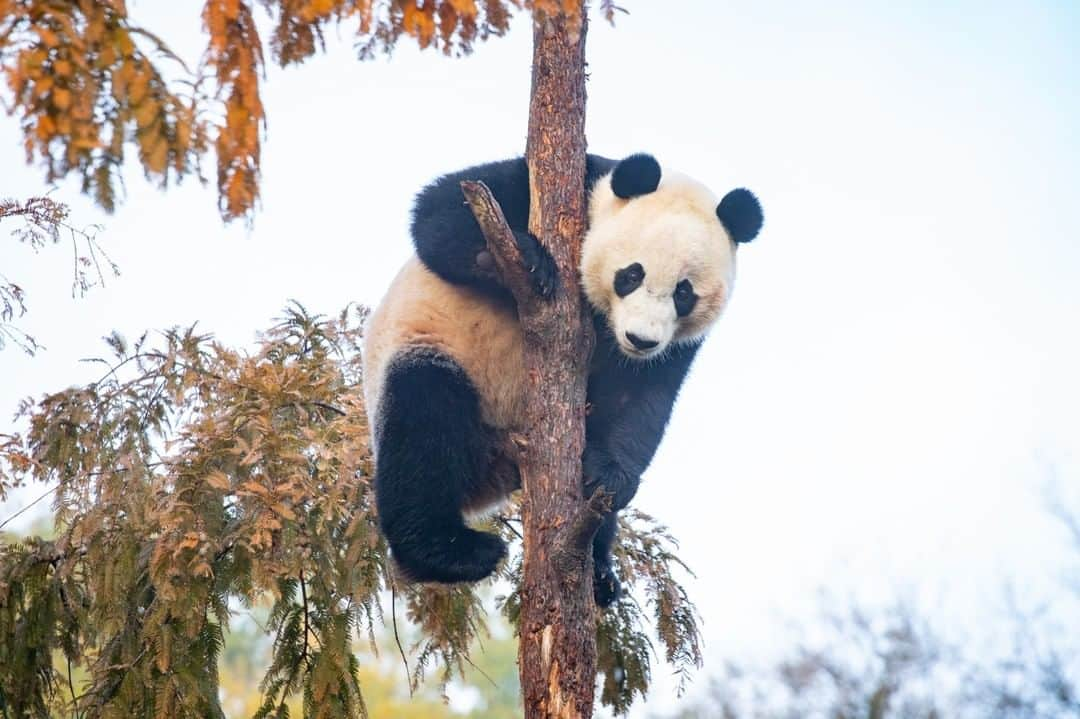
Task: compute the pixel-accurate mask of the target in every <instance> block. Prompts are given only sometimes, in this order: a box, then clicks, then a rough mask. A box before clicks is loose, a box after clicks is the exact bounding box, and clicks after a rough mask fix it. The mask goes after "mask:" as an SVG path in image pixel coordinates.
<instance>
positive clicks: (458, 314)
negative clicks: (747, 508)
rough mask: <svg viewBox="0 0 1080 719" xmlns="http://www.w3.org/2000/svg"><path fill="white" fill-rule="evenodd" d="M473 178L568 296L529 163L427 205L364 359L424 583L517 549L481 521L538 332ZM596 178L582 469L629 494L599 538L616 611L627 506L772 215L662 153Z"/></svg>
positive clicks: (502, 485) (417, 574) (383, 513)
mask: <svg viewBox="0 0 1080 719" xmlns="http://www.w3.org/2000/svg"><path fill="white" fill-rule="evenodd" d="M465 179H469V180H481V181H483V182H484V183H486V184H487V185H488V187H489V188H490V189H491V191H492V193H493V194H494V196H495V198H496V199H497V200H498V202H499V204H500V205H501V206H502V209H503V212H504V214H505V216H506V219H507V222H508V224H509V225H510V227H511V229H512V230H513V231H514V235H515V238H516V240H517V244H518V247H519V248H520V249H521V253H522V257H523V258H524V262H525V265H526V269H527V270H528V271H529V277H530V279H531V281H532V285H533V287H534V289H535V291H536V292H537V293H538V294H539V295H541V296H543V297H550V296H551V295H553V293H555V292H556V291H558V274H557V271H556V268H555V265H554V261H553V260H552V258H551V256H550V255H549V254H548V252H547V250H545V249H544V247H543V246H542V245H541V244H540V243H539V242H538V241H537V240H536V238H535V237H533V236H532V235H530V234H529V233H528V231H527V230H526V228H527V227H528V219H529V217H528V215H529V174H528V168H527V166H526V163H525V160H524V158H518V159H513V160H507V161H504V162H495V163H490V164H485V165H479V166H476V167H471V168H469V169H466V170H462V171H460V172H457V173H453V174H449V175H446V176H444V177H441V178H439V179H437V180H435V181H434V182H433V183H432V184H430V185H428V186H427V187H426V188H424V189H423V190H422V191H421V192H420V194H419V195H418V196H417V198H416V202H415V206H414V209H413V218H412V227H411V230H412V239H413V243H414V245H415V249H416V254H415V256H414V257H412V258H411V259H409V260H408V261H407V262H406V263H405V266H404V267H403V268H402V269H401V271H400V272H399V274H398V275H397V277H396V278H395V279H394V281H393V283H392V284H391V286H390V288H389V290H388V291H387V293H386V296H385V297H384V299H383V300H382V302H381V304H380V305H379V307H378V308H377V309H376V310H375V311H374V312H373V313H372V315H371V317H370V319H369V323H368V326H367V330H366V333H365V346H364V351H363V362H364V383H365V388H364V391H365V401H366V405H367V409H368V414H369V417H370V421H371V430H372V439H373V446H374V454H375V483H374V484H375V498H376V511H377V514H378V518H379V523H380V526H381V528H382V531H383V533H384V535H385V536H386V539H387V541H388V543H389V546H390V549H391V554H392V556H393V558H394V561H395V562H396V564H397V566H398V568H399V570H400V571H401V572H402V573H403V575H404V576H405V578H407V579H408V580H409V581H434V582H460V581H476V580H479V579H482V578H484V577H486V576H488V575H490V574H491V573H492V572H493V571H494V570H495V569H496V566H497V565H498V564H499V562H500V560H501V559H502V558H503V557H504V555H505V553H506V548H505V546H504V543H503V542H502V540H500V539H499V538H498V537H496V536H495V535H493V534H490V533H487V532H481V531H477V530H474V529H472V528H470V527H469V526H468V525H467V524H466V522H465V516H466V515H469V514H471V513H474V512H477V511H480V510H483V509H485V508H489V507H491V506H492V505H493V504H495V503H497V502H498V501H499V500H501V499H504V498H505V497H506V496H507V495H508V494H509V493H510V492H512V491H513V490H514V489H516V488H517V487H516V482H514V481H506V480H505V479H503V481H501V482H499V481H495V480H494V479H493V478H494V477H496V476H502V477H504V478H505V477H506V476H507V474H506V473H501V474H500V473H496V472H492V471H491V469H492V467H491V466H490V465H491V463H492V462H493V461H494V460H493V458H494V456H495V454H496V452H495V445H494V443H495V442H496V437H497V436H498V435H499V433H500V431H507V430H514V429H515V428H520V423H521V418H522V382H523V365H522V337H521V330H520V326H519V324H518V319H517V316H516V313H515V304H514V302H513V300H512V298H511V296H510V294H509V292H508V291H507V290H506V288H504V287H503V286H501V285H500V284H499V281H498V279H497V277H496V276H495V275H494V273H493V270H492V267H493V263H492V258H491V256H490V254H489V253H488V251H487V249H486V245H485V241H484V238H483V235H482V234H481V232H480V228H479V226H478V224H477V222H476V220H475V218H474V217H473V215H472V212H471V211H470V210H469V208H468V207H467V206H466V204H465V202H464V199H463V196H462V192H461V188H460V182H461V180H465ZM585 183H586V190H587V192H588V198H589V225H588V231H587V233H586V235H585V237H584V239H583V244H582V253H581V267H580V276H581V285H582V288H583V290H584V294H585V296H586V298H587V300H588V302H589V304H590V306H591V308H592V311H593V315H594V318H595V328H596V336H597V341H596V346H595V349H594V352H593V356H592V360H591V365H590V370H589V376H588V397H587V400H588V407H589V412H588V415H587V418H586V431H585V435H586V447H585V451H584V454H583V456H582V464H583V474H584V480H583V481H584V492H585V493H586V496H588V495H590V494H591V493H592V491H593V490H594V489H595V488H596V487H598V486H600V487H604V488H605V489H606V490H607V491H609V492H610V493H611V494H612V495H613V507H612V511H611V512H610V513H609V514H608V515H607V516H606V517H605V519H604V521H603V523H602V525H601V527H600V530H599V531H598V532H597V534H596V538H595V540H594V546H593V558H594V560H595V561H594V567H595V575H594V579H595V584H594V586H595V598H596V602H597V604H598V605H600V606H601V607H605V606H608V605H609V604H611V602H613V601H614V600H615V599H616V598H617V597H618V595H619V584H618V581H617V579H616V577H615V574H614V572H613V570H612V566H611V556H610V553H611V546H612V543H613V541H614V538H615V532H616V526H617V525H616V513H617V511H618V510H620V509H622V508H624V507H625V506H626V505H627V503H629V502H630V500H631V498H632V497H633V496H634V493H635V492H636V491H637V487H638V482H639V478H640V476H641V474H642V472H644V471H645V468H646V467H648V465H649V462H650V461H651V460H652V457H653V454H654V453H655V452H656V448H657V446H658V445H659V443H660V439H661V437H662V436H663V434H664V428H665V426H666V425H667V422H668V418H669V417H670V415H671V409H672V405H673V403H674V402H675V397H676V395H677V393H678V391H679V387H680V385H681V384H682V382H683V379H684V377H685V376H686V373H687V370H688V369H689V368H690V364H691V362H693V360H694V356H695V355H696V354H697V351H698V348H699V347H700V345H701V342H702V340H703V338H704V337H705V334H706V333H707V332H708V331H709V329H710V328H711V327H712V326H713V324H714V323H715V322H716V320H717V318H718V317H719V316H720V314H721V312H722V311H723V309H724V306H725V305H726V304H727V302H728V299H729V298H730V296H731V291H732V286H733V282H734V279H735V255H736V247H737V246H738V245H740V244H742V243H745V242H748V241H750V240H752V239H753V238H754V237H755V236H756V235H757V234H758V232H759V230H760V229H761V226H762V214H761V207H760V205H759V204H758V201H757V199H756V198H755V197H754V195H753V194H751V193H750V192H749V191H747V190H745V189H736V190H732V191H731V192H729V193H727V194H726V195H725V196H724V197H723V199H721V200H719V201H717V198H716V197H715V196H714V195H713V194H712V193H711V192H709V190H708V189H706V188H705V186H704V185H702V184H701V183H699V182H697V181H695V180H693V179H691V178H689V177H686V176H685V175H682V174H679V173H677V172H674V171H671V170H668V169H663V170H662V169H661V167H660V165H659V163H658V162H657V161H656V159H655V158H653V157H652V156H650V155H646V154H637V155H632V156H630V157H627V158H625V159H623V160H621V161H618V162H616V161H614V160H609V159H606V158H603V157H599V156H595V155H589V156H587V161H586V177H585ZM511 476H512V475H511Z"/></svg>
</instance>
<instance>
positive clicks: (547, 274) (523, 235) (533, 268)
mask: <svg viewBox="0 0 1080 719" xmlns="http://www.w3.org/2000/svg"><path fill="white" fill-rule="evenodd" d="M514 238H515V239H516V240H517V246H518V250H519V251H520V252H521V260H522V264H523V265H524V267H525V271H526V272H528V274H529V282H530V284H531V285H532V288H533V292H535V293H536V294H537V295H539V296H540V297H541V298H543V299H545V300H547V299H551V298H552V297H553V296H554V295H555V290H557V289H558V287H559V270H558V268H557V267H556V266H555V260H554V259H553V258H552V257H551V254H550V253H549V252H548V251H547V249H545V248H544V246H543V245H541V244H540V241H539V240H537V239H536V238H535V237H533V236H532V235H531V234H529V233H528V232H515V233H514Z"/></svg>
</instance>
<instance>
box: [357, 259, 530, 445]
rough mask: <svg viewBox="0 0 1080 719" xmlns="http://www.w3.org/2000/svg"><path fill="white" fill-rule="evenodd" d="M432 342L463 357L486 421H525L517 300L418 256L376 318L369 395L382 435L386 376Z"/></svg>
mask: <svg viewBox="0 0 1080 719" xmlns="http://www.w3.org/2000/svg"><path fill="white" fill-rule="evenodd" d="M432 350H435V351H437V352H439V353H440V354H442V355H444V356H446V357H448V358H450V359H452V360H453V361H454V362H455V363H456V364H458V365H459V366H460V367H461V368H462V370H463V371H464V372H465V374H466V375H467V376H468V378H469V380H470V381H471V382H472V384H473V387H474V388H475V390H476V392H477V395H478V399H479V403H480V413H481V418H482V419H483V421H484V422H485V423H486V424H488V425H490V426H492V427H495V428H498V429H511V428H515V427H517V426H518V424H519V421H520V417H521V411H522V379H523V374H524V372H523V364H522V342H521V329H520V325H519V324H518V320H517V315H516V312H515V310H514V307H513V305H512V304H511V303H510V301H509V300H508V299H507V300H503V299H501V298H499V297H497V296H494V295H490V294H487V293H483V292H478V291H476V290H473V289H470V288H468V287H464V286H462V285H456V284H451V283H449V282H447V281H445V280H443V279H441V278H439V277H438V276H437V275H435V274H434V273H433V272H431V271H430V270H429V269H427V267H425V266H424V264H423V263H422V262H421V261H420V260H419V259H418V258H417V257H415V256H414V257H412V258H410V259H409V261H408V262H406V263H405V266H404V267H402V269H401V271H400V272H399V273H398V275H397V277H396V278H395V279H394V281H393V283H391V285H390V289H389V290H388V291H387V293H386V296H385V297H384V298H383V300H382V302H381V303H380V304H379V307H378V308H377V309H376V310H375V312H374V313H372V315H371V317H370V319H369V320H368V324H367V329H366V332H365V338H364V396H365V404H366V405H367V410H368V415H369V417H370V418H371V421H372V427H373V429H374V430H375V439H376V444H377V442H378V425H379V421H378V410H379V405H380V403H381V402H382V399H383V398H382V395H381V393H382V388H383V380H384V378H385V376H386V372H387V370H388V368H389V367H391V366H392V364H393V363H394V362H395V361H402V360H403V359H407V358H408V356H409V354H410V353H416V352H417V351H420V352H425V353H428V354H430V352H431V351H432Z"/></svg>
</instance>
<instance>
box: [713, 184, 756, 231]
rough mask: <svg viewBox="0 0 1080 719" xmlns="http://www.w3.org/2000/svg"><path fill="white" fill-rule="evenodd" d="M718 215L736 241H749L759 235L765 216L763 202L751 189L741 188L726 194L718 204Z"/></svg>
mask: <svg viewBox="0 0 1080 719" xmlns="http://www.w3.org/2000/svg"><path fill="white" fill-rule="evenodd" d="M716 216H717V217H719V218H720V222H721V223H723V225H724V229H726V230H727V231H728V234H729V235H731V239H733V240H735V241H736V242H739V243H742V242H749V241H750V240H752V239H754V238H755V237H757V233H758V232H760V231H761V225H762V223H764V221H765V218H764V217H763V216H762V214H761V203H760V202H758V199H757V198H756V197H754V193H752V192H750V190H746V189H743V188H741V187H740V188H739V189H737V190H732V191H731V192H729V193H727V194H726V195H724V198H723V199H722V200H720V204H719V205H717V206H716Z"/></svg>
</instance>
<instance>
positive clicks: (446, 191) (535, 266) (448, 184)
mask: <svg viewBox="0 0 1080 719" xmlns="http://www.w3.org/2000/svg"><path fill="white" fill-rule="evenodd" d="M614 166H615V161H614V160H609V159H607V158H604V157H598V156H596V155H586V157H585V187H586V189H591V188H592V186H593V183H595V182H596V180H598V179H599V178H600V177H602V176H604V175H606V174H607V173H608V172H610V171H611V168H613V167H614ZM462 180H481V181H482V182H483V183H484V184H486V185H487V186H488V188H489V189H490V190H491V193H492V194H493V195H495V199H497V200H498V201H499V205H500V206H501V207H502V211H503V215H505V216H506V222H507V224H508V225H510V229H512V230H513V231H514V238H515V239H516V240H517V244H518V247H519V248H520V249H521V253H522V257H523V259H524V262H525V268H526V269H527V270H528V271H529V274H530V276H531V277H532V279H533V287H534V289H535V290H536V292H537V294H539V295H540V296H541V297H550V296H551V295H553V294H554V292H555V290H556V289H557V286H558V278H559V274H558V271H557V270H556V268H555V262H554V260H552V258H551V254H550V253H549V252H548V251H547V249H546V248H544V246H543V245H541V244H540V243H539V242H538V241H537V239H536V238H535V237H533V236H532V235H530V234H529V168H528V166H527V165H526V164H525V158H523V157H519V158H516V159H513V160H503V161H501V162H491V163H488V164H486V165H477V166H475V167H469V168H466V169H464V170H461V171H459V172H453V173H450V174H449V175H443V176H442V177H440V178H439V179H437V180H435V181H434V182H432V183H431V184H430V185H428V186H427V187H425V188H424V189H423V190H422V191H421V192H420V194H419V195H417V197H416V204H415V205H414V206H413V220H412V238H413V244H414V245H415V246H416V254H417V256H418V257H419V258H420V259H421V260H423V262H424V264H425V265H426V266H427V267H428V269H430V270H431V271H432V272H434V273H435V274H437V275H438V276H439V277H442V278H443V279H444V280H446V281H447V282H454V283H456V284H463V285H470V286H472V287H477V288H480V289H484V290H492V291H497V292H502V291H503V290H502V288H501V287H500V285H499V284H498V280H497V278H496V277H495V274H494V272H493V265H492V261H491V255H490V254H488V252H487V245H486V243H485V242H484V236H483V235H482V234H481V233H480V226H479V225H478V224H477V222H476V217H474V216H473V213H472V210H470V209H469V206H468V205H466V204H465V199H464V197H463V196H462V194H461V181H462Z"/></svg>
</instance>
